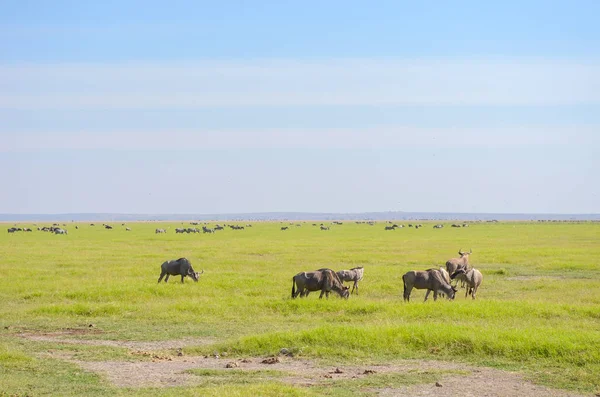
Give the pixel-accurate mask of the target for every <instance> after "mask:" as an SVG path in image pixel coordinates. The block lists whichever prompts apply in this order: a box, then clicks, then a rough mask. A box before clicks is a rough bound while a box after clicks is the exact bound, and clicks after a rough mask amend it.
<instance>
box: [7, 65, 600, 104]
mask: <svg viewBox="0 0 600 397" xmlns="http://www.w3.org/2000/svg"><path fill="white" fill-rule="evenodd" d="M599 71H600V62H599V61H597V60H579V61H576V60H572V61H569V60H546V59H533V60H532V59H505V60H501V59H492V60H478V59H463V60H458V59H435V58H431V59H419V60H397V59H380V60H373V59H344V60H313V61H309V60H306V61H293V60H255V61H198V62H193V63H141V62H140V63H122V64H49V65H31V64H27V65H5V66H0V87H2V90H1V91H2V93H1V94H0V108H5V109H74V110H75V109H165V108H169V109H173V108H201V107H210V106H248V107H251V106H281V105H285V106H305V105H312V106H315V105H317V106H318V105H423V106H427V105H508V106H510V105H573V104H575V105H576V104H600V72H599Z"/></svg>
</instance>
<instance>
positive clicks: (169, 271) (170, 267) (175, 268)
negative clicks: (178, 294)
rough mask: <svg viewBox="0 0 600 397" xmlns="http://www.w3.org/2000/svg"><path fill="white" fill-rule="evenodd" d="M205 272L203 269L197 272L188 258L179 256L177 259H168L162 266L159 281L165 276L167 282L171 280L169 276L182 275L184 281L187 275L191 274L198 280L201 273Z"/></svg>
mask: <svg viewBox="0 0 600 397" xmlns="http://www.w3.org/2000/svg"><path fill="white" fill-rule="evenodd" d="M202 273H204V270H202V271H201V272H200V273H198V272H195V271H194V269H193V268H192V264H191V263H190V261H189V260H187V259H186V258H179V259H177V260H172V261H166V262H164V263H163V264H162V265H161V266H160V277H159V278H158V282H159V283H160V281H161V280H162V279H163V277H165V275H166V276H167V277H166V278H165V283H166V282H167V281H169V276H177V275H181V282H182V283H183V279H184V278H185V277H186V276H190V277H191V278H192V279H193V280H194V281H196V282H198V278H199V277H200V275H201V274H202Z"/></svg>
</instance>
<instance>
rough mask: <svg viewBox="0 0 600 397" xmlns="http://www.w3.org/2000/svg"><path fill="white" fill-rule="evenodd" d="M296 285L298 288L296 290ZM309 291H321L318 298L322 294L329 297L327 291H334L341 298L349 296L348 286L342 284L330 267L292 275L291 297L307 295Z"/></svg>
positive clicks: (321, 296)
mask: <svg viewBox="0 0 600 397" xmlns="http://www.w3.org/2000/svg"><path fill="white" fill-rule="evenodd" d="M296 286H297V287H298V290H297V291H296ZM310 291H321V295H319V299H321V298H323V294H325V296H326V297H327V298H329V292H331V291H335V292H337V293H338V294H339V295H340V296H341V297H342V298H346V299H348V296H350V294H349V292H348V287H346V286H344V284H342V282H341V281H340V279H339V277H338V276H337V274H335V272H334V271H333V270H331V269H321V270H316V271H314V272H300V273H298V274H296V275H295V276H294V277H292V298H296V297H297V296H298V295H300V297H304V296H308V293H309V292H310Z"/></svg>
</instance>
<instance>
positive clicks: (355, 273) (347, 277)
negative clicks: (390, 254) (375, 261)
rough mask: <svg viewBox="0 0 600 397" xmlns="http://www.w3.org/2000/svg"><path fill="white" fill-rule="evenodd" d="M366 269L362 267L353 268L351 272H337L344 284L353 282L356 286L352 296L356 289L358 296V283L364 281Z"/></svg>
mask: <svg viewBox="0 0 600 397" xmlns="http://www.w3.org/2000/svg"><path fill="white" fill-rule="evenodd" d="M364 272H365V269H364V268H363V267H362V266H359V267H353V268H352V269H350V270H340V271H339V272H337V276H338V277H339V278H340V280H341V281H342V282H344V281H353V282H354V285H352V291H351V292H350V293H351V294H352V293H353V292H354V290H355V289H356V295H358V282H359V281H360V280H362V279H363V275H364Z"/></svg>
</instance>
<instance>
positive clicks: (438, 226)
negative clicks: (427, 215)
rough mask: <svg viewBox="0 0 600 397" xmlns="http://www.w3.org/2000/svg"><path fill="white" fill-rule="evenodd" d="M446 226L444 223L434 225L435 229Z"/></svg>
mask: <svg viewBox="0 0 600 397" xmlns="http://www.w3.org/2000/svg"><path fill="white" fill-rule="evenodd" d="M443 227H444V225H442V224H441V223H438V224H437V225H433V228H434V229H442V228H443Z"/></svg>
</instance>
